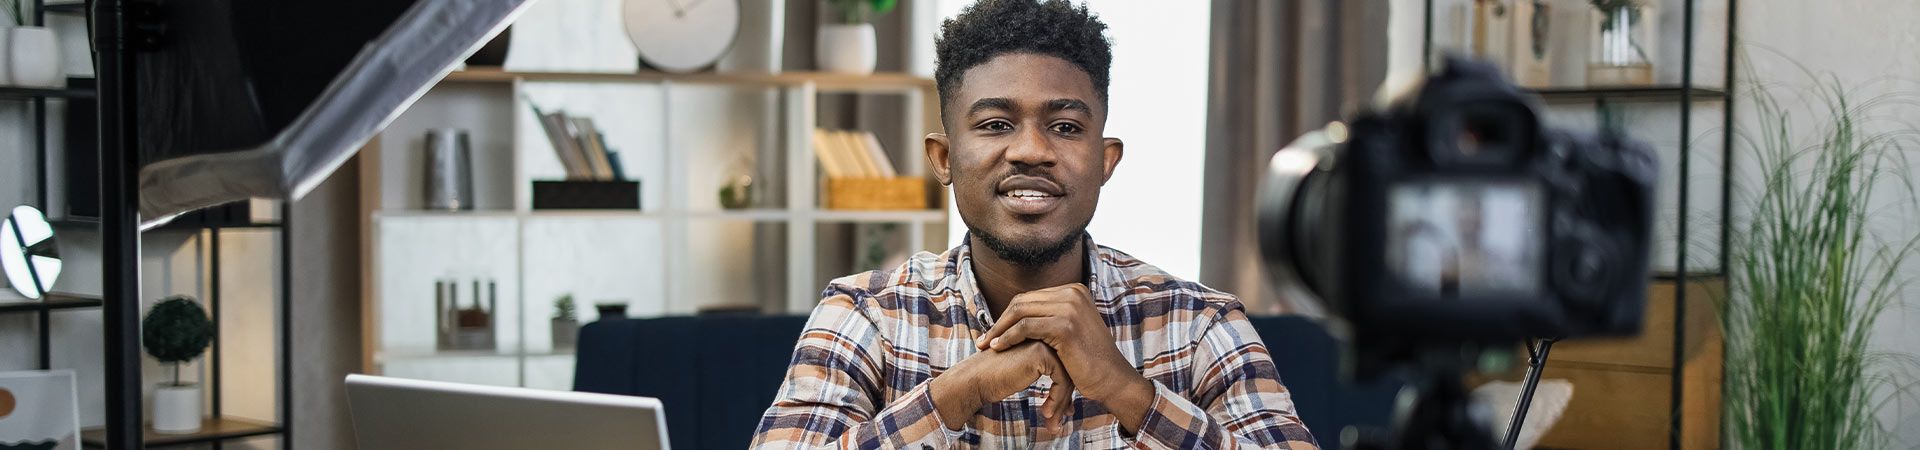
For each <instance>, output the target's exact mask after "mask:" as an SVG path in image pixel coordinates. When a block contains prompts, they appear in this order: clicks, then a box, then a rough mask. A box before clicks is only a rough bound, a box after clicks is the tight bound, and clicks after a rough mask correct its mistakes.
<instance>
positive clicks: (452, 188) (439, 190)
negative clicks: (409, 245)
mask: <svg viewBox="0 0 1920 450" xmlns="http://www.w3.org/2000/svg"><path fill="white" fill-rule="evenodd" d="M426 141H427V186H426V191H427V202H426V203H427V209H428V210H433V211H471V210H473V158H472V153H473V151H472V149H471V148H472V145H470V144H469V143H468V140H467V130H463V129H459V128H435V129H432V130H427V137H426Z"/></svg>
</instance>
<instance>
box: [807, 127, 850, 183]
mask: <svg viewBox="0 0 1920 450" xmlns="http://www.w3.org/2000/svg"><path fill="white" fill-rule="evenodd" d="M837 141H839V139H834V138H833V135H832V132H829V131H827V130H826V129H825V128H815V129H813V156H814V157H815V158H817V159H819V160H820V170H821V171H822V172H826V174H827V178H844V177H847V176H850V175H851V172H850V171H849V169H848V168H847V165H846V163H845V162H843V161H842V160H841V158H840V152H839V150H838V148H839V147H840V144H839V143H837Z"/></svg>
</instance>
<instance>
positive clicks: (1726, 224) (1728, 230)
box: [1718, 0, 1740, 274]
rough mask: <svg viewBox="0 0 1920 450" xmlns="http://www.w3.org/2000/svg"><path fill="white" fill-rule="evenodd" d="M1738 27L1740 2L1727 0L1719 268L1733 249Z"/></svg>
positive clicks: (1725, 268)
mask: <svg viewBox="0 0 1920 450" xmlns="http://www.w3.org/2000/svg"><path fill="white" fill-rule="evenodd" d="M1739 26H1740V1H1739V0H1727V43H1726V55H1727V61H1726V69H1725V71H1726V73H1725V74H1724V76H1725V77H1726V81H1724V82H1723V83H1725V84H1726V85H1725V86H1721V90H1722V91H1725V92H1726V93H1727V100H1726V102H1724V103H1723V104H1722V105H1721V108H1722V109H1721V118H1720V129H1722V130H1725V131H1723V132H1721V133H1720V270H1719V271H1718V272H1720V273H1722V274H1725V273H1727V271H1728V270H1730V269H1729V268H1728V267H1729V266H1728V262H1729V259H1728V251H1727V249H1730V248H1733V237H1732V236H1733V129H1734V128H1733V92H1734V73H1735V71H1736V70H1737V69H1738V67H1739V66H1738V65H1737V64H1736V63H1735V58H1737V57H1738V56H1739V53H1738V52H1737V51H1735V50H1734V45H1735V43H1736V41H1735V34H1734V33H1735V32H1736V30H1738V28H1739Z"/></svg>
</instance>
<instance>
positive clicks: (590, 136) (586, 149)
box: [573, 117, 613, 181]
mask: <svg viewBox="0 0 1920 450" xmlns="http://www.w3.org/2000/svg"><path fill="white" fill-rule="evenodd" d="M573 124H574V127H575V128H577V129H579V133H580V134H579V139H580V153H581V156H583V157H584V158H585V159H586V160H587V167H588V169H589V171H590V172H592V175H593V179H595V180H603V181H604V180H612V179H613V166H611V165H609V164H607V148H606V146H605V144H603V143H602V142H601V141H600V129H599V128H595V127H594V126H593V119H591V118H586V117H575V118H573Z"/></svg>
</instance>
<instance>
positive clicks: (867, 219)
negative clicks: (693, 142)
mask: <svg viewBox="0 0 1920 450" xmlns="http://www.w3.org/2000/svg"><path fill="white" fill-rule="evenodd" d="M373 217H374V218H375V219H382V218H421V217H475V218H516V217H518V218H583V219H590V218H642V219H668V218H675V217H679V218H684V219H687V220H735V221H752V222H787V221H793V220H813V221H815V222H825V223H889V222H939V221H943V220H946V218H947V211H946V210H941V209H929V210H917V211H914V210H904V211H835V210H805V211H794V210H786V209H772V208H763V209H737V210H708V211H676V212H653V211H603V210H540V211H527V212H515V211H418V210H416V211H378V212H374V213H373Z"/></svg>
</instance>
